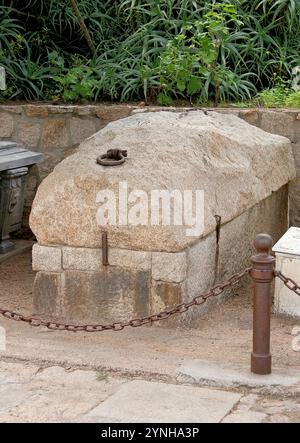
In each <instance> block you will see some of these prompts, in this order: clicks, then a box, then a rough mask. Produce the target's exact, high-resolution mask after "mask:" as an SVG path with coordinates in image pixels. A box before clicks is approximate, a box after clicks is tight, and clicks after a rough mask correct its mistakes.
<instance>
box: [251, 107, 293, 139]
mask: <svg viewBox="0 0 300 443" xmlns="http://www.w3.org/2000/svg"><path fill="white" fill-rule="evenodd" d="M260 127H261V129H263V130H264V131H266V132H270V133H272V134H278V135H282V136H284V137H288V138H289V139H290V140H291V141H294V135H295V133H294V118H293V116H292V115H290V113H288V112H276V111H268V112H263V113H262V116H261V126H260Z"/></svg>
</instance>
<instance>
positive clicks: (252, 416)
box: [222, 411, 267, 423]
mask: <svg viewBox="0 0 300 443" xmlns="http://www.w3.org/2000/svg"><path fill="white" fill-rule="evenodd" d="M266 417H267V414H263V413H262V412H252V411H237V412H233V413H232V414H230V415H228V416H227V417H225V418H224V420H222V423H263V421H264V420H265V419H266Z"/></svg>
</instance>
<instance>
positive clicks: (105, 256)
mask: <svg viewBox="0 0 300 443" xmlns="http://www.w3.org/2000/svg"><path fill="white" fill-rule="evenodd" d="M102 264H103V266H108V238H107V232H103V233H102Z"/></svg>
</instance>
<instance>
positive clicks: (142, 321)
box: [0, 268, 251, 332]
mask: <svg viewBox="0 0 300 443" xmlns="http://www.w3.org/2000/svg"><path fill="white" fill-rule="evenodd" d="M250 271H251V268H246V269H245V270H244V271H243V272H240V273H238V274H234V275H233V276H232V277H230V278H229V279H228V280H227V281H225V282H223V283H219V284H217V285H216V286H214V287H213V288H211V289H210V290H209V291H207V292H205V293H203V294H200V295H198V296H197V297H194V298H193V299H192V300H191V301H189V302H186V303H180V304H178V305H176V306H174V307H173V308H166V309H165V310H164V311H161V312H159V313H158V314H152V315H148V316H146V317H141V318H134V319H131V320H128V321H122V322H114V323H111V324H107V325H101V324H98V325H74V324H66V323H59V322H55V321H45V320H41V319H36V318H34V317H27V316H24V315H22V314H18V313H16V312H13V311H11V310H9V309H1V308H0V315H3V316H4V317H6V318H8V319H10V320H15V321H21V322H25V323H28V324H29V325H30V326H35V327H39V326H45V327H46V328H48V329H51V330H56V331H69V332H102V331H108V330H112V331H122V330H123V329H124V328H126V327H128V326H131V327H132V328H137V327H139V326H144V325H146V324H149V323H154V322H157V321H161V320H165V319H167V318H169V317H171V316H172V315H175V314H183V313H184V312H186V311H188V310H189V309H190V308H191V307H192V306H200V305H202V304H204V303H205V302H206V301H207V300H208V299H209V298H210V297H218V296H219V295H221V294H222V293H223V292H224V291H225V290H226V289H228V288H230V287H234V286H236V285H237V284H238V283H239V282H240V281H241V280H242V279H243V277H245V276H246V275H248V274H249V273H250Z"/></svg>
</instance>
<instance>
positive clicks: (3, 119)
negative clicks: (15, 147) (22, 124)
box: [0, 112, 14, 138]
mask: <svg viewBox="0 0 300 443" xmlns="http://www.w3.org/2000/svg"><path fill="white" fill-rule="evenodd" d="M13 130H14V120H13V118H12V116H11V115H10V114H7V113H4V112H1V113H0V137H3V138H9V137H11V136H12V133H13Z"/></svg>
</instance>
